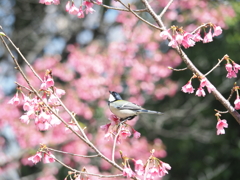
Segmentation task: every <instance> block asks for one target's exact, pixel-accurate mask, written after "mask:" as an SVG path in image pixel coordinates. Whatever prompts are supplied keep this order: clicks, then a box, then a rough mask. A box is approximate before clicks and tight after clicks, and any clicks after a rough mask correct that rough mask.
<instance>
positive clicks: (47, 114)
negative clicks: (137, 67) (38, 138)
mask: <svg viewBox="0 0 240 180" xmlns="http://www.w3.org/2000/svg"><path fill="white" fill-rule="evenodd" d="M39 2H40V3H42V4H45V5H50V4H55V5H58V4H59V3H60V1H59V0H40V1H39ZM117 2H119V3H120V4H122V5H123V6H124V7H125V9H122V8H114V7H111V6H107V5H103V4H102V1H101V0H97V1H92V0H90V1H82V2H81V5H80V7H76V6H75V4H74V1H68V2H67V3H66V6H65V10H66V11H67V12H68V13H69V14H72V15H75V16H77V17H78V18H84V17H85V14H89V13H90V14H92V13H94V11H95V10H94V9H93V5H94V4H96V5H100V6H102V7H104V8H108V9H114V10H118V11H128V12H129V13H132V14H133V15H134V16H135V17H136V18H138V19H139V20H141V21H143V22H144V23H146V24H147V25H149V26H151V27H153V28H155V29H158V30H160V31H161V33H160V37H162V38H163V39H165V40H168V41H169V44H168V46H170V47H171V48H173V49H175V50H176V51H177V52H178V54H179V56H180V57H181V58H182V60H183V61H184V62H185V64H186V65H187V68H188V69H189V70H191V71H192V72H193V76H192V77H191V78H190V80H189V81H188V83H187V84H186V85H185V86H183V87H182V91H183V92H184V93H194V90H195V89H194V88H193V86H192V84H191V82H192V80H194V79H198V80H199V81H200V85H199V88H198V90H197V91H196V95H197V96H199V97H204V96H205V95H206V93H205V91H204V88H207V90H208V92H209V93H212V94H213V95H214V96H215V97H216V99H217V100H219V101H220V102H221V103H222V104H223V105H224V106H225V108H226V109H227V112H229V113H230V114H232V116H233V117H234V118H235V119H236V120H237V122H238V123H239V124H240V115H239V114H238V112H237V111H236V110H238V109H240V97H239V92H238V90H239V89H240V88H239V86H236V85H235V86H234V88H233V91H232V93H231V95H230V97H232V94H233V93H234V92H236V94H237V99H236V100H235V102H234V104H235V109H234V107H233V106H232V105H231V104H230V102H229V100H230V98H229V99H225V98H224V97H223V96H222V95H221V93H220V92H219V91H218V90H217V89H216V88H215V87H214V85H213V84H212V83H211V82H210V81H209V80H208V79H207V75H208V74H210V73H211V72H212V71H214V70H215V69H216V68H217V67H218V66H219V65H220V64H221V63H222V62H223V61H225V60H226V61H227V64H226V66H225V67H226V70H227V72H228V73H227V78H235V77H236V76H237V73H238V70H240V65H239V64H236V63H235V62H234V61H233V60H232V59H230V58H229V56H227V55H225V56H224V57H223V58H222V59H221V60H219V62H218V63H217V64H216V66H214V67H213V68H212V69H211V70H210V71H209V72H208V73H206V74H205V75H204V74H203V73H201V72H200V70H198V69H197V68H196V67H195V65H194V64H193V63H192V61H191V60H190V59H189V58H188V57H187V55H186V54H185V53H184V52H183V50H182V48H181V46H183V47H184V48H190V47H193V46H194V45H195V44H196V43H197V42H200V41H202V42H203V43H209V42H211V41H213V37H216V36H219V35H220V34H221V33H222V29H221V27H220V26H217V25H215V24H212V23H205V24H203V25H201V26H199V27H198V28H196V29H195V30H194V31H192V32H186V31H185V30H184V28H182V27H178V26H174V25H173V26H171V27H170V28H169V29H167V28H166V27H165V25H164V23H163V22H162V19H161V18H162V17H163V16H164V14H165V13H166V11H167V9H168V8H169V7H170V6H171V3H172V2H173V0H170V1H169V3H168V4H167V5H166V7H165V8H164V9H163V10H162V12H161V13H160V14H159V15H157V14H156V13H155V12H154V11H153V9H152V7H151V6H150V4H149V2H148V1H147V0H142V3H143V4H144V5H145V9H142V10H133V9H132V8H131V5H129V4H128V5H126V4H124V3H123V2H122V1H121V0H117ZM139 12H147V13H149V14H150V15H151V16H152V18H153V19H154V20H155V22H156V24H157V25H154V24H152V23H150V22H149V21H147V20H145V19H143V18H142V17H141V16H140V15H138V14H137V13H139ZM0 36H1V39H2V42H3V44H4V45H5V47H6V49H7V50H8V52H9V54H10V55H11V57H12V59H13V61H14V63H15V65H16V66H17V68H16V69H17V70H18V71H19V72H20V73H21V75H22V76H23V78H24V79H25V81H26V82H27V85H28V86H29V87H27V86H25V85H21V84H20V83H17V84H18V87H17V93H16V94H15V96H14V97H13V98H12V99H11V100H10V101H9V104H13V105H19V104H20V103H21V100H20V98H19V96H20V95H21V97H22V98H21V99H22V103H23V110H24V111H25V113H24V114H23V115H22V116H21V117H20V120H21V122H23V123H25V124H28V123H30V121H32V120H34V123H35V125H36V126H37V127H38V129H39V130H40V131H46V130H48V129H50V128H55V127H56V126H58V125H60V124H64V125H65V126H66V129H67V130H70V131H71V132H72V133H73V134H75V135H76V136H77V137H78V138H79V139H80V140H81V141H82V142H84V143H85V144H87V145H88V146H89V147H90V148H91V149H92V150H93V151H94V152H95V153H96V155H92V156H91V155H89V156H85V155H79V154H73V153H68V152H64V151H58V150H54V149H53V148H48V147H46V146H45V145H41V147H40V149H39V151H38V152H37V153H36V155H34V156H31V157H30V158H28V159H29V160H30V161H32V162H33V163H35V164H36V163H38V162H39V161H40V160H41V159H42V158H43V162H44V163H52V162H54V161H57V162H58V163H60V164H61V165H63V166H64V167H66V168H68V169H69V170H70V172H69V174H68V175H67V177H66V178H68V177H69V178H70V179H72V178H74V179H83V178H87V177H86V176H87V175H88V176H97V177H100V178H116V177H123V176H124V177H127V178H132V179H139V177H140V178H143V179H156V178H162V177H163V176H165V175H166V174H167V173H168V170H170V169H171V167H170V165H169V164H167V163H164V162H163V161H161V160H159V159H158V158H156V157H155V156H154V153H155V150H154V149H153V150H152V151H151V152H150V155H149V158H148V159H147V161H146V163H143V161H142V160H140V159H138V160H136V159H133V158H130V157H128V156H127V155H125V153H124V152H122V151H120V155H121V159H122V165H123V167H121V166H120V165H119V164H117V162H115V161H116V160H115V157H116V156H115V154H116V146H117V144H120V143H121V141H123V140H126V138H128V137H130V136H131V135H132V134H133V137H134V138H139V137H140V133H139V132H137V131H136V130H135V129H134V128H133V127H132V126H130V125H129V124H127V123H125V122H124V123H122V122H120V120H119V118H118V117H116V116H113V115H112V116H110V118H109V120H110V121H111V122H110V123H108V124H106V125H103V126H101V129H102V130H104V131H105V139H107V140H113V146H112V152H111V153H112V157H111V158H108V157H106V156H105V155H104V154H103V153H102V152H101V151H100V150H99V149H98V148H97V147H96V145H94V144H93V142H91V141H90V140H89V139H90V138H89V137H88V136H87V134H86V131H87V129H86V128H83V127H81V125H80V124H79V122H78V121H77V119H76V118H75V114H74V113H72V112H71V111H70V110H69V109H68V108H67V107H66V106H65V105H64V103H63V102H62V101H61V97H62V96H63V95H64V94H65V91H64V90H62V89H58V88H56V87H55V83H54V80H53V73H52V70H46V74H45V75H44V77H43V78H41V77H40V76H39V75H38V74H37V73H36V71H35V70H34V69H33V68H32V66H31V65H30V64H29V63H28V61H27V60H26V58H25V57H24V56H23V55H22V53H21V51H20V50H19V49H18V48H17V47H16V46H15V45H14V43H13V42H12V41H11V39H10V38H9V37H8V36H7V35H6V34H5V33H3V32H1V33H0ZM4 38H7V40H8V41H9V42H10V43H11V44H12V45H13V47H14V48H15V50H17V52H18V53H19V54H20V56H21V57H22V58H23V59H24V61H25V63H26V64H27V65H28V66H29V67H30V69H31V71H32V72H33V73H34V75H35V76H36V77H37V78H38V80H39V81H40V82H41V86H40V88H39V90H37V89H36V88H34V86H33V85H32V84H31V82H30V80H29V78H28V77H27V76H26V74H25V73H24V71H23V70H22V69H21V67H20V66H19V64H18V61H17V60H16V58H15V57H14V55H13V53H12V52H11V50H10V48H9V47H8V45H7V43H6V42H5V40H4ZM173 70H174V69H173ZM22 88H24V89H25V90H27V91H28V92H29V95H28V96H27V95H26V94H24V92H23V91H22ZM19 94H20V95H19ZM60 107H61V108H63V109H64V110H65V111H66V112H67V113H68V115H69V116H70V118H71V120H70V121H69V122H67V121H66V120H65V119H64V118H62V117H61V116H60V115H59V111H60ZM223 113H225V112H222V111H218V110H217V113H216V114H215V116H216V117H217V125H216V128H217V135H219V134H224V133H225V130H224V128H227V127H228V124H227V121H226V120H225V119H220V117H221V114H223ZM79 131H80V133H79ZM51 151H52V152H58V153H63V154H67V155H71V156H76V157H82V158H96V157H100V158H101V159H104V160H105V161H106V162H108V163H109V164H110V165H111V166H113V167H115V168H116V169H118V170H120V171H121V172H122V174H116V175H100V174H95V173H91V172H88V171H87V169H86V168H84V167H83V168H82V170H81V171H79V170H76V169H74V168H72V167H70V166H68V165H66V164H64V163H63V162H62V161H60V160H59V159H57V158H56V157H55V156H54V155H53V154H52V153H51ZM42 154H43V157H42ZM131 162H133V163H134V168H135V169H134V170H133V169H132V167H131V166H130V163H131Z"/></svg>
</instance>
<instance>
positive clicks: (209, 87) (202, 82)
mask: <svg viewBox="0 0 240 180" xmlns="http://www.w3.org/2000/svg"><path fill="white" fill-rule="evenodd" d="M205 86H206V87H207V90H208V92H209V93H211V92H212V91H213V90H214V89H215V87H214V86H213V85H212V84H211V83H210V82H209V81H208V80H207V78H205V77H204V78H202V79H201V82H200V87H202V88H203V87H205Z"/></svg>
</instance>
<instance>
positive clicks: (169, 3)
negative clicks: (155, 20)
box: [158, 0, 173, 19]
mask: <svg viewBox="0 0 240 180" xmlns="http://www.w3.org/2000/svg"><path fill="white" fill-rule="evenodd" d="M172 2H173V0H170V1H169V2H168V4H167V5H166V6H165V8H164V9H163V10H162V12H161V13H160V14H159V16H158V17H159V18H160V19H161V18H162V16H163V15H164V14H165V12H166V11H167V9H168V8H169V6H170V5H171V4H172Z"/></svg>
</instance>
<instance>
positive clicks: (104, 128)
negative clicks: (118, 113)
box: [100, 123, 111, 134]
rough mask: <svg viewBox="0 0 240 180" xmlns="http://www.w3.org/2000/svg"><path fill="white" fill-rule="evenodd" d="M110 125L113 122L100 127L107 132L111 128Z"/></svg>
mask: <svg viewBox="0 0 240 180" xmlns="http://www.w3.org/2000/svg"><path fill="white" fill-rule="evenodd" d="M110 125H111V123H108V124H105V125H102V126H100V129H101V130H103V131H104V132H105V134H106V133H107V132H108V129H109V127H110Z"/></svg>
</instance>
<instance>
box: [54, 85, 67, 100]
mask: <svg viewBox="0 0 240 180" xmlns="http://www.w3.org/2000/svg"><path fill="white" fill-rule="evenodd" d="M54 91H55V94H56V95H57V96H58V97H59V98H61V97H62V96H63V95H65V94H66V92H65V91H64V90H63V89H59V88H56V87H54Z"/></svg>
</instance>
